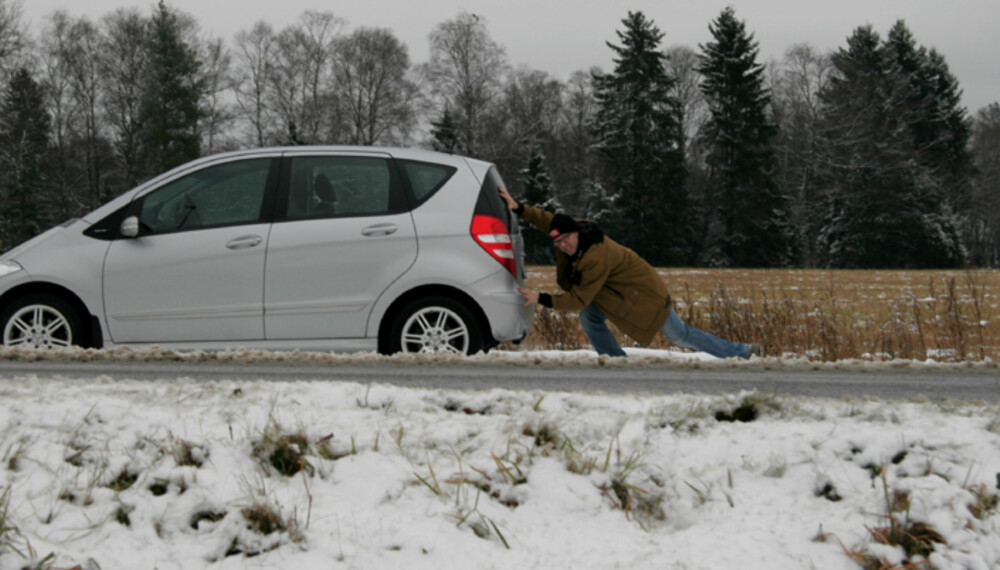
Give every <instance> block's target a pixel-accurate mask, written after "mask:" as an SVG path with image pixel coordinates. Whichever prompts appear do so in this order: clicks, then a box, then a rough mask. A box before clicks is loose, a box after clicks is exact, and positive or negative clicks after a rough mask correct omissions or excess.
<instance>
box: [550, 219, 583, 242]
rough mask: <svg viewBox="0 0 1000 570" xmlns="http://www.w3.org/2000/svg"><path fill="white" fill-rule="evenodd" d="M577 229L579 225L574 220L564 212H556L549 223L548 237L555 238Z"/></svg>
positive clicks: (578, 229)
mask: <svg viewBox="0 0 1000 570" xmlns="http://www.w3.org/2000/svg"><path fill="white" fill-rule="evenodd" d="M578 231H580V226H579V225H578V224H577V223H576V220H574V219H573V218H571V217H569V216H567V215H566V214H556V215H555V217H553V218H552V223H550V224H549V238H550V239H556V238H557V237H559V236H561V235H563V234H568V233H572V232H578Z"/></svg>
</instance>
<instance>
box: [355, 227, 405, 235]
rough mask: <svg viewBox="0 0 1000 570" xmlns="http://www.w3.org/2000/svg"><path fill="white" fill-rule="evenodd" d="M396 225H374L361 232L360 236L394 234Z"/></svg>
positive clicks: (396, 228)
mask: <svg viewBox="0 0 1000 570" xmlns="http://www.w3.org/2000/svg"><path fill="white" fill-rule="evenodd" d="M398 229H399V228H398V227H396V224H375V225H374V226H368V227H367V228H365V229H363V230H361V235H363V236H366V237H376V236H387V235H390V234H394V233H396V230H398Z"/></svg>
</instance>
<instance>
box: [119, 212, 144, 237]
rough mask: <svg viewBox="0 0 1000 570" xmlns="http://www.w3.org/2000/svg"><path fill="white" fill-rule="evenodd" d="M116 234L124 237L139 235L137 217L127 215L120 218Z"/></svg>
mask: <svg viewBox="0 0 1000 570" xmlns="http://www.w3.org/2000/svg"><path fill="white" fill-rule="evenodd" d="M118 234H119V235H121V236H122V237H126V238H135V237H139V218H138V217H137V216H129V217H127V218H125V219H124V220H122V223H121V225H120V226H118Z"/></svg>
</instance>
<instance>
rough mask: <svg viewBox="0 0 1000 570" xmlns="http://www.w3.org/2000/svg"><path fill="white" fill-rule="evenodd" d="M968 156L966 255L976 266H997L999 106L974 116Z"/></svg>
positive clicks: (999, 261) (999, 262)
mask: <svg viewBox="0 0 1000 570" xmlns="http://www.w3.org/2000/svg"><path fill="white" fill-rule="evenodd" d="M972 155H973V160H974V161H975V166H976V170H977V176H976V184H975V187H974V191H973V207H972V208H970V210H969V211H970V213H971V216H972V219H971V220H969V221H968V222H967V224H966V233H967V234H969V235H968V236H967V238H968V241H969V243H970V244H971V248H970V249H971V251H970V252H969V253H970V257H971V258H972V261H973V262H974V263H975V264H977V265H983V266H988V267H1000V103H992V104H990V105H989V106H987V107H984V108H982V109H980V110H979V112H978V113H977V114H976V119H975V123H974V125H973V137H972Z"/></svg>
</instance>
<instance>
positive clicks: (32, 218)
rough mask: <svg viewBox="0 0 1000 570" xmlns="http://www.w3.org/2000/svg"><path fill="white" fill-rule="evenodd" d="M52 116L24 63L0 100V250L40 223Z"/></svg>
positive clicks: (27, 235) (33, 231)
mask: <svg viewBox="0 0 1000 570" xmlns="http://www.w3.org/2000/svg"><path fill="white" fill-rule="evenodd" d="M50 130H51V122H50V119H49V115H48V113H47V111H46V108H45V98H44V95H43V93H42V89H41V87H40V86H39V85H38V83H37V82H36V81H35V80H34V78H33V77H32V76H31V72H29V71H28V70H27V69H25V68H20V69H18V70H16V71H15V72H14V74H13V75H12V76H11V79H10V83H9V84H8V86H7V89H6V90H5V92H4V94H3V101H2V106H0V251H3V250H6V249H9V248H11V247H13V246H15V245H17V244H19V243H21V242H23V241H25V240H27V239H28V238H30V237H32V236H33V235H35V234H36V233H38V231H39V230H40V229H41V226H42V223H43V222H47V221H48V220H42V219H41V213H40V209H39V202H40V201H41V193H42V185H43V182H44V171H45V169H44V168H43V166H44V160H45V157H46V154H47V151H48V148H49V134H50Z"/></svg>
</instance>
